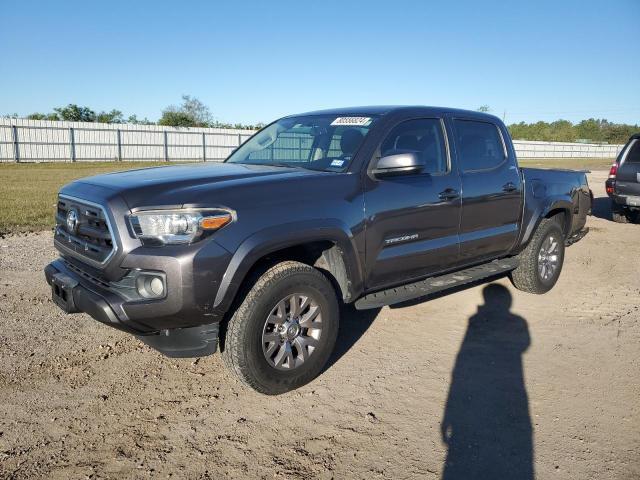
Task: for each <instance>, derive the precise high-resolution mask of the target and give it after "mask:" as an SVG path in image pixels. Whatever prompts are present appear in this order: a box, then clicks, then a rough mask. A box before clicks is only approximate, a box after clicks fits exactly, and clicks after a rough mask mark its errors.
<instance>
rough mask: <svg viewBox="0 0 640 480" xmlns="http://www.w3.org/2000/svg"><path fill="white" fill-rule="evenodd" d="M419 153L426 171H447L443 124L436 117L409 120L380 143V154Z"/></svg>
mask: <svg viewBox="0 0 640 480" xmlns="http://www.w3.org/2000/svg"><path fill="white" fill-rule="evenodd" d="M408 151H410V152H415V153H417V154H418V155H419V156H420V157H421V158H422V159H423V161H424V163H425V169H424V170H423V171H424V172H426V173H444V172H446V171H447V150H446V147H445V141H444V135H443V133H442V124H441V122H440V120H438V119H436V118H428V119H420V120H408V121H406V122H403V123H401V124H400V125H398V126H397V127H395V128H394V129H393V130H392V131H391V132H390V133H389V135H387V137H386V138H385V139H384V141H383V142H382V144H381V145H380V154H381V155H382V156H383V157H384V156H386V155H393V154H394V153H406V152H408Z"/></svg>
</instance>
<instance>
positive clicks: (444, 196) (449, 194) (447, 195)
mask: <svg viewBox="0 0 640 480" xmlns="http://www.w3.org/2000/svg"><path fill="white" fill-rule="evenodd" d="M459 196H460V194H459V193H458V191H457V190H454V189H453V188H447V189H446V190H443V191H442V192H440V193H439V194H438V198H440V200H455V199H456V198H458V197H459Z"/></svg>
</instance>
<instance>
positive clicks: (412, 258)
mask: <svg viewBox="0 0 640 480" xmlns="http://www.w3.org/2000/svg"><path fill="white" fill-rule="evenodd" d="M445 132H446V130H445V128H444V122H443V121H442V120H441V119H438V118H421V119H414V120H406V121H404V122H401V123H399V124H398V125H396V126H395V127H393V128H392V130H391V131H390V132H389V134H388V135H386V137H385V139H384V140H383V141H382V143H381V144H380V146H379V148H378V151H377V153H376V155H375V157H376V158H375V159H374V161H376V160H377V158H379V157H381V156H386V155H392V154H394V153H406V152H415V153H417V154H418V155H419V156H421V157H422V159H423V160H424V163H425V168H424V169H423V170H422V171H421V172H419V173H414V174H405V175H398V176H393V177H383V178H370V179H369V180H368V184H367V187H366V192H365V211H366V212H365V213H366V258H367V262H366V268H367V272H366V275H367V280H366V284H367V289H369V290H371V289H380V288H384V287H388V286H392V285H394V284H399V283H405V282H406V281H407V280H409V279H418V278H420V277H425V276H428V275H431V274H433V273H436V272H438V271H441V270H443V269H446V268H448V267H450V266H451V265H453V264H454V263H456V262H457V261H458V224H459V221H460V204H461V197H460V188H461V186H460V177H459V175H458V173H457V171H455V169H452V167H451V161H450V155H449V148H448V145H447V140H446V138H447V137H446V133H445Z"/></svg>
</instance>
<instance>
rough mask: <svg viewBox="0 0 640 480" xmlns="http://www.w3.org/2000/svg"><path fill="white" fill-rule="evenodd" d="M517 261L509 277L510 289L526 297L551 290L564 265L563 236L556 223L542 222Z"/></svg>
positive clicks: (554, 221) (549, 219) (546, 220)
mask: <svg viewBox="0 0 640 480" xmlns="http://www.w3.org/2000/svg"><path fill="white" fill-rule="evenodd" d="M518 257H519V260H520V263H519V264H518V267H517V268H516V269H515V270H513V271H512V272H511V274H510V278H511V282H512V283H513V285H514V286H515V287H516V288H517V289H519V290H522V291H524V292H529V293H538V294H539V293H546V292H548V291H549V290H551V289H552V288H553V286H554V285H555V284H556V282H557V281H558V278H559V277H560V272H561V271H562V264H563V262H564V234H563V233H562V228H560V225H559V223H558V221H556V220H555V218H545V219H543V220H542V221H541V222H540V225H538V228H537V230H536V231H535V233H534V234H533V237H532V238H531V241H530V242H529V244H528V245H527V247H526V248H525V249H524V250H523V251H522V252H520V255H519V256H518Z"/></svg>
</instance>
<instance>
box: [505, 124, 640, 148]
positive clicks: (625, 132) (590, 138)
mask: <svg viewBox="0 0 640 480" xmlns="http://www.w3.org/2000/svg"><path fill="white" fill-rule="evenodd" d="M509 132H510V133H511V136H512V137H513V138H514V139H516V140H540V141H546V142H593V143H610V144H621V143H626V142H627V140H629V137H630V136H631V135H633V134H634V133H638V132H640V126H638V125H637V124H636V125H628V124H624V123H613V122H609V121H608V120H605V119H598V118H589V119H588V120H582V121H581V122H578V123H575V124H574V123H571V122H570V121H568V120H556V121H555V122H551V123H549V122H535V123H525V122H520V123H513V124H511V125H509Z"/></svg>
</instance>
